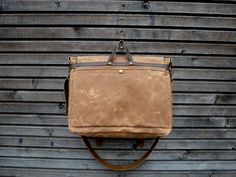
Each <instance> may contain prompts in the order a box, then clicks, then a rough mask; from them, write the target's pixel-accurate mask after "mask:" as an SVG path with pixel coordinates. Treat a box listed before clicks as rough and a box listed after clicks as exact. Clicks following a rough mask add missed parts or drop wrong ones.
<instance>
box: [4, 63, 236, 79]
mask: <svg viewBox="0 0 236 177" xmlns="http://www.w3.org/2000/svg"><path fill="white" fill-rule="evenodd" d="M68 71H69V68H68V66H66V67H59V66H53V67H52V66H51V67H45V66H40V67H39V66H37V67H36V66H0V77H30V78H32V77H40V78H42V77H56V78H57V77H58V78H60V77H61V78H65V77H67V75H68ZM172 72H173V75H172V76H173V79H176V80H177V79H181V80H183V79H195V80H231V81H234V80H236V70H233V69H231V70H230V69H193V68H191V69H188V68H184V69H183V68H173V70H172Z"/></svg>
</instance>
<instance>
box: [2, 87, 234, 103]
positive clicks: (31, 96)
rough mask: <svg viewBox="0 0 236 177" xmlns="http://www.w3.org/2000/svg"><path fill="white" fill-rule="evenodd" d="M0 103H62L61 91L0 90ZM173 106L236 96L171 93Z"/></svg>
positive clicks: (228, 101)
mask: <svg viewBox="0 0 236 177" xmlns="http://www.w3.org/2000/svg"><path fill="white" fill-rule="evenodd" d="M0 101H4V102H5V101H15V102H18V101H24V102H64V101H65V98H64V92H63V91H22V90H14V91H10V90H4V91H3V90H2V91H1V90H0ZM173 103H175V104H216V105H221V104H236V94H206V93H201V94H199V93H173Z"/></svg>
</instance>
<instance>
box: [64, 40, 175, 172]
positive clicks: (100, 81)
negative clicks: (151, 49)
mask: <svg viewBox="0 0 236 177" xmlns="http://www.w3.org/2000/svg"><path fill="white" fill-rule="evenodd" d="M119 48H121V49H124V50H125V51H126V55H121V56H116V51H117V50H118V49H119ZM69 62H70V71H69V77H68V79H67V80H66V82H65V95H66V100H67V104H66V105H67V111H68V125H69V130H70V131H71V132H72V133H75V134H76V135H79V136H82V138H83V140H84V142H85V144H86V145H87V147H88V149H89V151H90V152H91V153H92V155H93V156H94V157H95V158H96V159H97V160H98V161H99V162H101V163H102V164H103V165H104V166H106V167H107V168H109V169H112V170H118V171H124V170H128V169H131V168H134V167H137V166H138V165H140V164H141V163H143V162H144V161H145V159H146V158H147V156H148V155H149V154H150V153H151V152H152V150H153V149H154V147H155V145H156V144H157V142H158V140H159V137H162V136H166V135H168V134H169V133H170V131H171V129H172V89H171V71H170V69H171V60H170V59H169V58H166V57H156V56H131V54H130V53H129V51H128V49H127V47H126V46H125V44H124V42H123V41H120V43H119V45H118V46H117V47H116V48H115V49H114V51H113V52H112V54H111V55H110V56H78V57H70V59H69ZM67 111H66V112H67ZM86 137H96V138H98V137H99V138H141V139H147V138H155V141H154V143H153V145H152V146H151V148H150V149H149V151H148V152H147V153H146V154H144V155H143V156H142V157H141V158H140V159H139V160H136V161H134V162H132V163H130V164H127V165H113V164H111V163H109V162H107V161H106V160H104V159H102V158H101V157H100V156H99V155H98V154H97V153H96V152H95V151H94V149H93V148H92V146H91V145H90V143H89V141H88V140H87V138H86Z"/></svg>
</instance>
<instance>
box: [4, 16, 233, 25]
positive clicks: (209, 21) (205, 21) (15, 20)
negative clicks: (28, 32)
mask: <svg viewBox="0 0 236 177" xmlns="http://www.w3.org/2000/svg"><path fill="white" fill-rule="evenodd" d="M0 24H1V26H6V25H21V26H29V25H50V26H53V25H61V26H62V25H63V26H64V25H65V26H66V25H70V26H71V25H73V26H74V25H83V26H84V25H87V26H101V25H102V26H130V27H131V26H140V27H148V26H149V27H150V26H151V27H188V28H190V27H191V28H220V29H235V28H236V23H235V19H234V18H232V17H206V16H183V15H145V14H144V15H140V14H91V13H88V14H84V13H82V14H73V13H71V14H60V13H57V14H56V13H54V14H51V13H50V14H46V13H38V14H36V15H35V14H33V13H32V14H1V15H0Z"/></svg>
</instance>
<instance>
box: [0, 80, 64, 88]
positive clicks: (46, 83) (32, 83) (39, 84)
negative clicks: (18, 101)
mask: <svg viewBox="0 0 236 177" xmlns="http://www.w3.org/2000/svg"><path fill="white" fill-rule="evenodd" d="M64 80H65V79H9V78H8V79H2V78H0V82H1V85H0V89H33V90H36V89H47V90H48V89H51V90H63V89H64V88H63V84H64Z"/></svg>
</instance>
